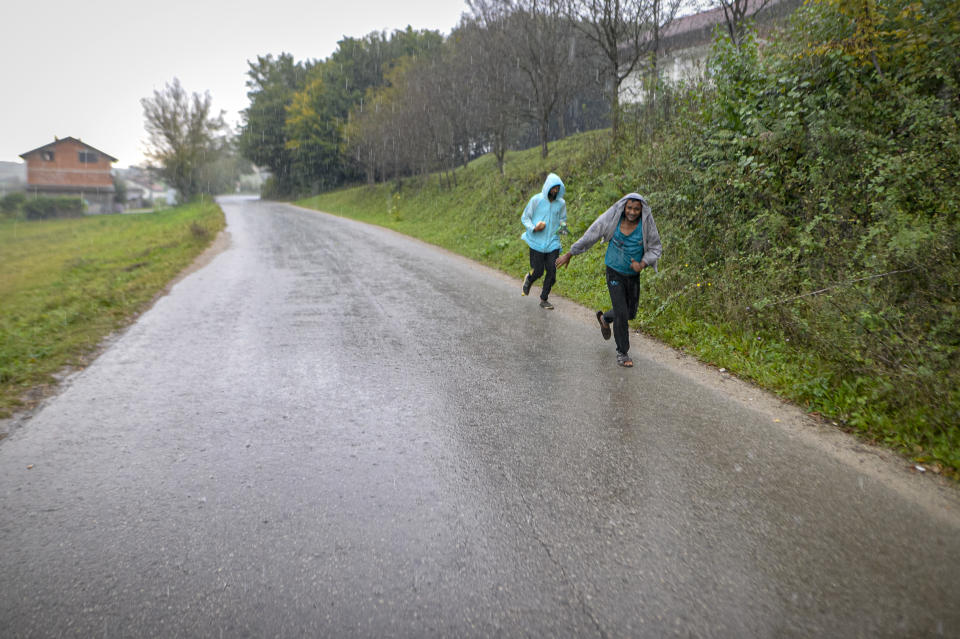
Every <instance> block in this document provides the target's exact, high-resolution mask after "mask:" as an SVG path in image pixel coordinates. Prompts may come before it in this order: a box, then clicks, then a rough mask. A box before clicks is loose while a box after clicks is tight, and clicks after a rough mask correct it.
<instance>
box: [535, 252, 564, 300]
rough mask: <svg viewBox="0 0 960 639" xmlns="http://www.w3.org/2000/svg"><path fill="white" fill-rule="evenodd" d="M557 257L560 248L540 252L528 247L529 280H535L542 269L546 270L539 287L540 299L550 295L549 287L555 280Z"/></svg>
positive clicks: (551, 286)
mask: <svg viewBox="0 0 960 639" xmlns="http://www.w3.org/2000/svg"><path fill="white" fill-rule="evenodd" d="M558 257H560V249H557V250H555V251H550V252H549V253H541V252H540V251H534V250H533V249H530V281H531V282H536V281H537V280H538V279H540V276H541V275H543V272H544V271H546V272H547V276H546V277H545V278H543V288H541V289H540V299H542V300H545V299H547V297H549V296H550V289H552V288H553V285H554V283H555V282H556V281H557V258H558Z"/></svg>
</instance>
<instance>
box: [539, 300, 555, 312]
mask: <svg viewBox="0 0 960 639" xmlns="http://www.w3.org/2000/svg"><path fill="white" fill-rule="evenodd" d="M540 308H545V309H547V310H548V311H552V310H553V304H551V303H550V302H548V301H547V300H540Z"/></svg>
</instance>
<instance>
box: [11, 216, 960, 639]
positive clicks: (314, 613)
mask: <svg viewBox="0 0 960 639" xmlns="http://www.w3.org/2000/svg"><path fill="white" fill-rule="evenodd" d="M223 204H224V210H225V212H226V214H227V219H228V224H229V232H230V234H231V245H230V247H229V249H228V250H226V251H225V252H223V253H221V254H220V255H219V256H217V257H216V258H215V259H214V261H213V262H212V263H211V264H209V265H208V266H206V267H205V268H203V269H202V270H200V271H198V272H196V273H194V274H192V275H191V276H189V277H188V278H186V279H185V280H183V281H182V282H180V283H179V284H177V285H176V286H175V287H174V289H173V291H172V292H171V294H170V295H168V296H166V297H164V298H162V299H160V300H159V301H158V303H157V304H156V305H155V306H154V307H153V308H152V309H151V310H150V311H149V312H147V313H146V314H145V315H144V316H143V317H142V318H141V319H140V320H139V321H138V322H137V323H136V324H135V325H134V326H132V327H131V328H130V329H129V330H128V331H126V332H125V333H124V334H122V336H120V338H119V339H118V340H117V341H115V342H114V343H113V344H112V345H111V346H110V347H109V349H108V350H107V351H106V352H105V353H104V354H103V355H102V356H101V357H100V358H99V359H98V360H97V361H96V362H95V363H94V364H93V365H91V366H90V367H89V368H87V369H86V370H85V371H83V372H82V373H80V374H78V375H77V376H75V377H74V378H73V379H72V380H71V381H70V383H69V384H68V385H67V387H66V389H65V390H64V391H63V392H62V393H61V394H60V395H59V396H58V397H56V398H55V399H53V400H51V401H49V402H48V403H47V404H46V406H45V407H44V408H43V409H42V410H41V411H40V412H39V413H37V414H36V415H35V416H34V417H32V418H31V419H30V420H29V421H28V422H27V423H25V424H24V425H23V426H22V427H20V428H18V429H17V430H15V431H14V432H13V433H12V434H11V436H10V437H8V438H7V439H6V440H4V441H2V442H0V635H2V636H4V637H59V636H74V637H94V636H96V637H103V636H105V637H248V636H249V637H266V636H278V637H319V636H338V637H340V636H344V637H346V636H362V637H391V636H396V637H425V636H448V637H452V636H458V637H459V636H467V637H473V636H505V637H514V636H536V637H672V636H678V637H859V636H862V637H879V636H890V637H906V636H941V635H942V636H953V637H958V636H960V534H958V533H960V526H958V524H957V521H958V519H957V517H956V515H955V514H950V513H948V514H944V513H940V514H937V513H931V512H930V510H929V509H925V508H922V507H920V506H918V505H917V504H915V503H913V502H912V501H911V500H909V499H907V498H905V497H904V496H902V495H901V494H900V493H898V492H896V491H893V490H890V489H889V488H888V487H887V486H886V484H884V483H883V482H878V481H875V480H874V479H873V478H872V477H870V476H868V475H865V474H863V473H861V472H860V471H858V469H857V468H856V467H855V466H853V465H850V464H845V463H842V462H840V461H838V460H837V459H835V458H832V457H830V456H825V455H823V454H821V453H820V452H818V451H816V450H813V449H811V448H810V446H808V445H807V444H806V443H804V441H803V439H802V438H797V437H794V436H792V435H791V434H790V433H789V432H787V431H784V430H781V429H779V428H776V427H772V426H771V423H770V420H769V417H768V416H767V415H763V414H760V413H758V412H756V411H753V410H751V408H750V407H748V406H745V405H743V403H742V402H737V401H734V400H733V399H730V398H729V397H726V396H724V395H723V394H721V393H719V392H717V391H716V390H711V389H709V388H705V387H702V386H698V385H696V384H694V383H692V382H691V381H690V380H689V379H687V378H684V377H683V376H680V375H678V374H677V373H676V372H675V371H672V370H670V369H669V368H668V367H665V366H662V365H660V364H658V363H656V362H654V361H652V360H648V359H646V358H645V357H644V354H643V353H634V357H635V360H636V363H637V368H635V369H634V370H632V371H625V370H622V369H619V368H617V367H616V366H615V365H614V355H613V343H612V341H611V342H604V341H602V340H601V339H600V337H599V331H598V330H596V329H595V327H593V326H591V325H590V324H589V323H587V322H584V321H580V320H578V319H576V318H574V317H572V316H571V315H570V314H569V313H565V312H561V311H559V310H558V311H557V312H553V313H551V312H548V311H543V310H541V309H539V308H538V307H537V305H536V297H533V296H532V297H529V298H522V297H520V295H519V285H520V281H519V279H517V280H516V281H512V280H509V281H508V280H507V279H505V278H502V277H495V276H491V274H490V272H489V271H487V270H485V269H482V268H479V267H476V266H474V265H471V264H470V263H468V262H466V261H465V260H462V259H459V258H455V257H451V256H449V255H447V254H445V253H443V252H440V251H437V250H435V249H432V248H429V247H426V246H425V245H423V244H421V243H419V242H416V241H412V240H409V239H406V238H403V237H401V236H398V235H396V234H393V233H390V232H387V231H383V230H381V229H376V228H373V227H369V226H365V225H361V224H358V223H355V222H351V221H348V220H342V219H338V218H333V217H329V216H325V215H322V214H317V213H312V212H307V211H304V210H300V209H295V208H293V207H290V206H285V205H280V204H271V203H260V202H256V201H245V200H241V199H227V200H224V202H223ZM599 285H602V280H601V278H600V276H599V275H598V286H599ZM536 290H538V289H535V291H536ZM31 465H32V468H30V469H28V466H31ZM955 512H956V510H954V511H953V513H955Z"/></svg>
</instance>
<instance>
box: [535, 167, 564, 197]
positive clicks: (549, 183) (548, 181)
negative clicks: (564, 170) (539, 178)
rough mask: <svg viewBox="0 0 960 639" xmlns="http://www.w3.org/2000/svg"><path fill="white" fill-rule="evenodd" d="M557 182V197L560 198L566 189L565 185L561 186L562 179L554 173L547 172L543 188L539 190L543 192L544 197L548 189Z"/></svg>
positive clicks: (548, 191)
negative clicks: (558, 189)
mask: <svg viewBox="0 0 960 639" xmlns="http://www.w3.org/2000/svg"><path fill="white" fill-rule="evenodd" d="M558 184H559V185H560V191H559V192H557V199H558V200H562V199H563V194H564V193H566V192H567V189H566V187H565V186H563V180H561V179H560V177H559V176H558V175H557V174H556V173H551V174H549V175H548V176H547V179H546V180H544V181H543V190H542V191H541V193H542V194H543V197H545V198H546V197H547V195H548V194H549V193H550V189H552V188H553V187H555V186H557V185H558Z"/></svg>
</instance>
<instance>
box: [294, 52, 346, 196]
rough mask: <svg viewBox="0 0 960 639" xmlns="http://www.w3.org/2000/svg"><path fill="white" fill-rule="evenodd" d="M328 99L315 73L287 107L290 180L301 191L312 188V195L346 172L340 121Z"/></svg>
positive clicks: (338, 179) (319, 76) (336, 182)
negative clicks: (308, 187) (307, 187)
mask: <svg viewBox="0 0 960 639" xmlns="http://www.w3.org/2000/svg"><path fill="white" fill-rule="evenodd" d="M315 68H316V69H321V68H322V67H321V66H317V67H315ZM329 97H330V93H329V91H327V90H326V83H325V82H324V79H323V75H322V74H321V73H316V74H313V75H312V77H311V79H310V80H309V81H308V82H307V85H306V86H305V87H304V88H303V90H301V91H299V92H297V93H295V94H294V95H293V99H292V101H291V102H290V104H288V105H287V107H286V121H285V122H284V135H285V138H286V151H287V152H288V154H289V156H290V159H291V173H292V175H291V178H292V180H293V181H294V182H295V183H296V184H297V185H298V186H299V187H300V188H301V189H302V188H304V187H306V186H307V185H312V187H313V191H314V192H316V191H318V190H326V189H328V188H331V187H333V186H336V185H337V184H339V183H340V181H341V179H342V177H343V176H344V174H345V173H346V172H347V170H348V166H347V165H346V163H345V162H344V157H343V154H342V151H341V147H342V137H341V132H340V128H341V127H340V121H341V118H340V117H339V115H338V114H337V112H336V108H335V104H334V101H333V100H330V99H329Z"/></svg>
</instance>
